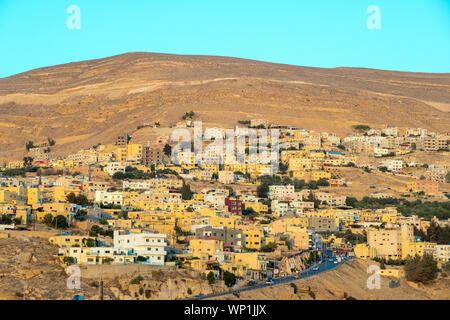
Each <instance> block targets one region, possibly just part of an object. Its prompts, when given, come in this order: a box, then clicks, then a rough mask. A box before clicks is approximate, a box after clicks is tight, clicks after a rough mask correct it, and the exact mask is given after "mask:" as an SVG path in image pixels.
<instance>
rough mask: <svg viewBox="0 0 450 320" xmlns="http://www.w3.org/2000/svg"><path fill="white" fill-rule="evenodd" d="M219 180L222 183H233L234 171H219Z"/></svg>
mask: <svg viewBox="0 0 450 320" xmlns="http://www.w3.org/2000/svg"><path fill="white" fill-rule="evenodd" d="M219 182H220V183H223V184H230V183H234V172H233V171H224V170H222V171H219Z"/></svg>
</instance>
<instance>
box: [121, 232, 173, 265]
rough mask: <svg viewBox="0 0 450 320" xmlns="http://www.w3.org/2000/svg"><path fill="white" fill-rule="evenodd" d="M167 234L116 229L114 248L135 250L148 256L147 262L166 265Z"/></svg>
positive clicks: (141, 254)
mask: <svg viewBox="0 0 450 320" xmlns="http://www.w3.org/2000/svg"><path fill="white" fill-rule="evenodd" d="M166 239H167V236H166V235H165V234H159V233H149V232H142V233H129V232H126V231H119V230H116V231H114V249H119V250H133V252H135V253H136V254H137V255H138V256H142V257H146V258H148V260H147V262H148V263H149V264H153V265H159V266H162V265H164V259H165V256H166V254H167V252H166V246H167V242H166Z"/></svg>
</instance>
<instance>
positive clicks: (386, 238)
mask: <svg viewBox="0 0 450 320" xmlns="http://www.w3.org/2000/svg"><path fill="white" fill-rule="evenodd" d="M413 240H414V231H413V226H411V225H407V224H404V225H402V226H400V227H398V226H395V225H387V226H386V228H384V229H379V230H377V229H369V230H368V231H367V244H368V246H369V247H371V248H375V250H376V252H377V256H378V257H382V258H386V259H389V258H391V259H401V258H402V257H403V255H402V251H403V246H406V245H408V244H409V243H410V242H413ZM405 250H406V248H405Z"/></svg>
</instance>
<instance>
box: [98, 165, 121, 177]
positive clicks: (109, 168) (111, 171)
mask: <svg viewBox="0 0 450 320" xmlns="http://www.w3.org/2000/svg"><path fill="white" fill-rule="evenodd" d="M103 171H105V172H107V173H108V174H109V175H110V176H112V175H114V173H116V172H125V166H124V165H123V164H121V163H120V162H109V163H108V164H107V165H106V167H105V168H104V169H103Z"/></svg>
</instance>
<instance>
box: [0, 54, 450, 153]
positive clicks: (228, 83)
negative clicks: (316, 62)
mask: <svg viewBox="0 0 450 320" xmlns="http://www.w3.org/2000/svg"><path fill="white" fill-rule="evenodd" d="M190 110H193V111H195V113H196V115H197V116H196V119H199V120H202V121H203V122H204V124H205V125H216V126H221V127H226V128H230V127H233V126H234V125H236V124H237V121H238V120H248V119H252V118H265V119H267V120H269V121H273V122H276V123H279V124H287V125H294V126H298V127H304V128H307V129H312V130H316V131H323V130H326V131H334V132H336V133H338V134H340V135H343V134H345V133H347V132H350V131H351V126H352V125H354V124H369V125H372V126H374V127H382V126H384V125H385V124H391V125H397V126H400V127H423V128H428V129H432V130H437V131H447V130H448V128H449V127H450V74H425V73H407V72H393V71H381V70H369V69H351V68H336V69H320V68H310V67H298V66H291V65H282V64H273V63H266V62H259V61H252V60H244V59H237V58H227V57H212V56H180V55H168V54H154V53H128V54H123V55H119V56H114V57H110V58H105V59H99V60H91V61H83V62H76V63H70V64H65V65H59V66H53V67H47V68H41V69H36V70H32V71H29V72H25V73H21V74H17V75H14V76H11V77H8V78H2V79H0V112H1V114H2V116H1V118H0V159H6V158H11V157H16V158H20V157H22V156H23V154H24V151H25V142H26V141H28V140H33V141H35V142H38V141H43V140H46V139H47V137H51V138H53V139H55V140H56V143H57V146H56V149H54V150H55V151H56V152H58V153H61V154H67V153H69V152H73V151H76V150H77V149H79V148H83V147H90V146H92V145H94V144H97V143H99V142H102V143H110V142H112V141H113V139H114V137H115V136H116V135H117V134H119V133H124V132H129V133H132V132H133V131H134V130H135V129H136V127H137V126H138V125H142V124H145V123H153V122H155V121H159V122H160V123H161V125H162V126H169V125H173V124H175V123H176V122H177V121H180V119H181V117H182V115H183V114H184V113H185V112H187V111H190Z"/></svg>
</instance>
